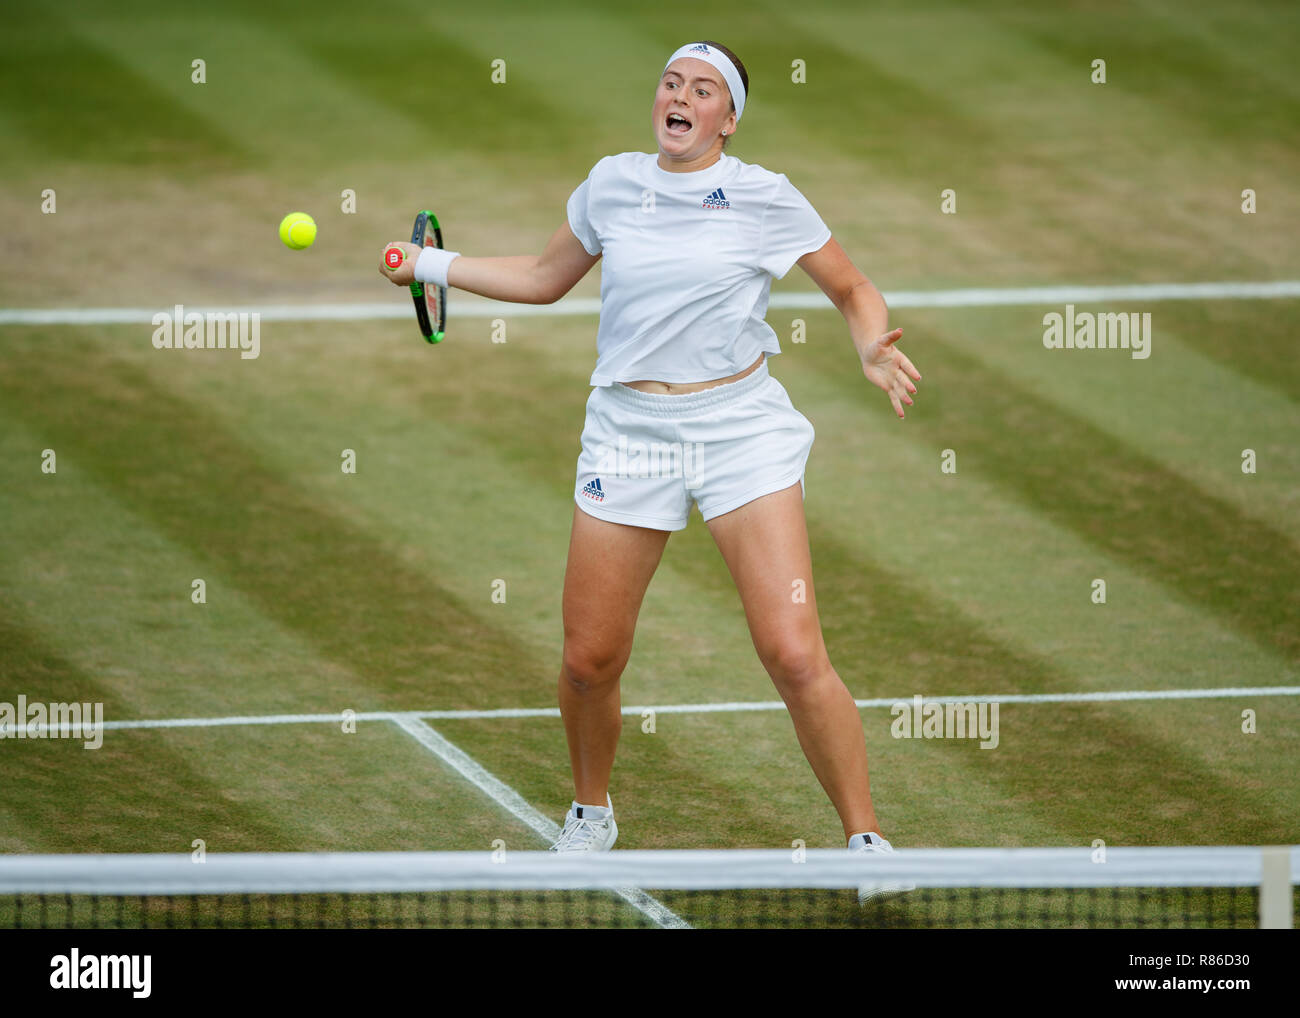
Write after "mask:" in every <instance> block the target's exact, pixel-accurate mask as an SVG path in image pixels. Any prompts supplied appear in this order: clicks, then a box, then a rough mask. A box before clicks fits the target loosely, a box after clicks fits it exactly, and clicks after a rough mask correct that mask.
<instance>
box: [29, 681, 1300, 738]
mask: <svg viewBox="0 0 1300 1018" xmlns="http://www.w3.org/2000/svg"><path fill="white" fill-rule="evenodd" d="M914 695H915V694H908V695H906V696H895V697H877V698H875V699H871V700H855V701H853V702H854V703H855V704H857V706H858V707H859V708H860V709H861V708H870V707H892V706H893V705H894V704H896V703H912V702H913V700H912V697H913V696H914ZM1239 696H1300V686H1225V687H1219V688H1216V689H1137V690H1116V691H1114V692H1100V693H1003V694H993V695H990V694H981V695H969V696H926V697H924V698H923V699H924V700H925V702H926V703H999V704H1002V703H1118V702H1123V701H1132V700H1215V699H1223V698H1228V697H1239ZM785 709H786V707H785V704H784V703H782V702H781V701H780V700H752V701H740V702H735V703H670V704H660V705H658V706H654V705H646V706H642V707H624V708H623V709H622V713H623V714H627V715H632V716H634V717H640V716H641V715H642V714H643V713H644V712H646V711H654V712H655V713H656V714H717V713H722V714H730V713H741V712H744V711H779V710H785ZM559 716H560V710H559V708H558V707H503V708H500V709H497V710H414V711H355V712H353V713H352V714H350V715H348V719H349V720H353V721H397V720H399V719H402V718H421V719H425V720H429V721H447V720H453V721H454V720H476V719H483V718H558V717H559ZM343 721H344V715H343V712H342V711H336V712H334V713H333V714H251V715H236V716H230V717H211V718H157V719H141V720H136V721H105V722H103V724H102V726H101V727H102V728H103V729H104V730H105V731H110V730H112V731H122V730H126V729H138V728H221V727H225V726H231V725H295V724H334V725H337V724H342V722H343ZM48 727H49V726H46V725H36V724H30V725H28V730H29V731H37V732H43V731H45V730H46V729H47V728H48ZM55 727H57V728H59V729H60V731H66V730H68V729H69V727H71V728H73V729H76V730H78V731H80V726H78V725H72V726H68V725H57V726H55ZM4 737H8V738H12V736H4Z"/></svg>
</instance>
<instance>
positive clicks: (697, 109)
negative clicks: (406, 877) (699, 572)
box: [380, 41, 921, 852]
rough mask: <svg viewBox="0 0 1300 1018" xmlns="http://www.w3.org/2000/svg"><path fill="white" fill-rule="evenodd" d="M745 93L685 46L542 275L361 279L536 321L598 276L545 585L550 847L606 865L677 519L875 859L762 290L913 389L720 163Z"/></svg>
mask: <svg viewBox="0 0 1300 1018" xmlns="http://www.w3.org/2000/svg"><path fill="white" fill-rule="evenodd" d="M748 88H749V76H748V74H747V73H746V71H745V67H744V65H743V64H742V63H741V62H740V60H739V59H738V58H737V57H736V56H735V54H733V53H732V52H731V51H730V50H728V49H727V48H726V47H725V46H721V45H719V44H718V43H715V42H707V41H706V42H697V43H691V44H688V45H686V46H683V47H682V48H681V49H679V50H678V51H677V52H675V53H674V54H673V55H672V56H671V57H670V58H669V60H668V64H667V66H666V67H665V68H664V71H663V73H662V75H661V76H660V80H659V85H658V88H657V91H656V92H655V98H654V106H653V112H652V122H653V127H654V135H655V141H656V142H657V147H658V153H657V154H656V155H651V154H649V153H642V152H624V153H622V154H621V155H615V156H607V157H605V158H604V159H601V160H600V162H598V163H597V164H596V165H595V167H594V168H593V169H592V170H591V173H590V175H589V176H588V177H587V179H586V180H585V181H584V182H583V183H582V184H581V185H580V186H579V187H578V188H577V189H576V190H575V191H574V192H573V194H572V195H571V196H570V198H569V201H568V209H567V211H568V217H567V218H568V221H567V222H566V223H565V224H564V225H563V226H561V227H560V228H559V229H558V230H556V232H555V234H554V235H553V236H552V237H551V239H550V242H549V243H548V244H547V246H546V249H545V250H544V251H543V252H542V254H541V256H540V257H536V256H531V255H526V256H518V257H504V258H469V257H463V256H461V255H460V254H459V253H458V252H455V251H440V250H436V249H424V250H422V249H418V248H416V247H415V246H414V245H411V244H403V243H400V242H396V243H394V244H390V245H388V247H394V246H396V247H401V248H403V249H404V251H405V254H406V257H405V259H404V260H403V264H402V267H401V268H400V269H398V270H397V271H393V270H390V269H389V268H388V267H387V265H385V264H383V262H382V259H381V266H382V267H381V268H380V272H381V273H383V274H384V275H385V276H387V277H388V278H389V279H391V280H392V281H393V282H394V283H395V284H398V285H401V286H405V285H408V284H409V283H410V282H411V280H412V277H413V276H414V278H416V279H419V280H421V281H423V282H437V283H440V284H441V285H445V286H446V285H449V286H454V287H458V288H459V289H462V290H468V291H470V292H472V293H477V294H481V295H483V296H485V297H492V298H495V299H497V300H506V301H517V302H522V303H529V304H549V303H551V302H553V301H556V300H558V299H559V298H560V297H562V296H563V295H564V294H566V293H568V291H569V290H570V289H572V288H573V286H574V284H576V283H577V282H578V280H580V279H581V278H582V277H583V276H584V275H586V273H587V272H588V270H589V269H591V267H592V266H593V265H595V264H596V262H597V261H598V260H600V259H601V258H602V257H603V258H604V267H603V270H602V280H601V312H600V327H599V331H598V335H597V358H596V369H595V372H594V374H593V375H592V376H591V385H592V386H594V388H593V391H592V393H591V396H590V398H589V400H588V402H587V419H586V424H585V427H584V428H583V432H582V452H581V454H580V456H579V458H578V470H577V478H576V483H575V486H574V501H575V502H576V503H577V504H576V508H575V509H574V516H573V530H572V536H571V539H570V544H569V558H568V566H567V572H566V574H565V581H564V607H563V613H564V655H563V664H562V666H561V670H560V681H559V699H560V711H561V714H562V715H563V718H564V726H565V731H566V734H567V736H568V743H569V755H570V758H571V761H572V765H573V780H574V789H575V798H574V801H573V803H572V805H571V807H570V809H569V813H568V815H567V817H566V818H565V824H564V829H563V832H562V833H561V835H560V837H559V840H558V841H557V842H556V844H555V845H554V846H553V848H554V849H555V850H556V851H562V852H569V851H599V850H604V849H608V848H610V847H611V846H612V845H613V844H614V841H615V839H616V838H617V837H618V827H617V825H616V824H615V822H614V810H613V803H612V801H611V800H610V798H609V782H610V774H611V772H612V770H613V766H614V752H615V749H616V747H617V745H618V738H619V734H620V732H621V731H622V717H621V715H620V712H619V677H620V675H621V674H622V672H623V669H624V666H625V665H626V664H627V662H628V657H629V655H630V654H631V650H632V636H633V631H634V629H635V626H636V620H637V615H638V613H639V612H640V608H641V601H642V598H643V596H644V594H645V591H646V588H647V586H648V585H649V583H650V578H651V576H653V574H654V572H655V569H656V567H657V566H658V564H659V560H660V557H661V556H662V554H663V550H664V545H665V544H666V543H667V541H668V535H669V534H670V533H671V532H672V531H674V530H681V529H682V528H683V527H685V526H686V521H687V516H688V514H689V512H690V509H691V505H692V503H694V504H695V505H697V506H698V507H699V509H700V513H701V515H702V516H703V517H704V520H705V521H706V524H707V526H708V528H709V531H710V533H711V534H712V535H713V539H714V541H715V542H716V543H717V546H718V549H719V550H720V552H721V553H722V556H723V558H724V559H725V560H726V563H727V566H728V568H729V569H730V571H731V575H732V577H733V578H734V579H735V582H736V587H737V589H738V590H739V593H740V598H741V602H742V603H743V605H744V609H745V616H746V619H747V620H748V623H749V629H750V633H751V635H752V637H753V641H754V646H755V648H756V649H757V651H758V656H759V658H760V660H761V661H762V663H763V665H764V667H765V668H766V669H767V672H768V674H769V675H770V676H771V677H772V681H773V682H774V683H775V685H776V688H777V690H778V691H779V692H780V695H781V698H782V699H783V700H784V701H785V704H786V706H787V707H788V708H789V711H790V717H791V718H792V719H793V721H794V727H795V732H796V734H797V735H798V738H799V744H800V746H802V748H803V751H804V754H805V755H806V756H807V758H808V761H809V763H810V764H811V765H812V768H813V771H814V772H815V773H816V775H817V778H818V780H819V781H820V782H821V784H822V787H823V788H824V789H825V791H826V794H827V795H828V796H829V797H830V800H831V802H832V803H833V804H834V806H835V809H836V811H837V812H838V813H839V817H840V820H841V822H842V823H843V826H844V834H845V837H846V838H847V839H848V842H849V848H850V849H852V850H854V851H863V852H873V851H874V852H879V851H891V850H892V849H891V847H890V844H889V842H888V841H886V840H885V839H884V838H882V837H881V835H880V826H879V823H878V822H877V820H876V813H875V809H874V808H873V806H872V801H871V791H870V786H869V783H868V777H867V748H866V741H865V739H864V737H863V731H862V723H861V719H860V718H859V716H858V711H857V707H856V706H855V704H854V702H853V697H852V695H851V694H850V693H849V691H848V689H847V688H845V685H844V683H843V682H842V681H840V677H839V676H838V675H837V674H836V672H835V669H834V668H833V667H832V665H831V662H830V659H829V657H828V656H827V652H826V647H825V644H824V643H823V640H822V632H821V624H820V622H819V621H818V616H817V602H816V598H815V596H814V592H813V584H812V560H811V555H810V553H809V548H808V535H807V530H806V527H805V522H804V511H803V475H804V464H805V462H806V461H807V458H808V453H809V451H810V449H811V448H812V442H813V428H812V425H811V424H810V423H809V422H808V420H807V418H805V417H804V416H803V415H802V414H801V413H799V411H797V410H796V409H795V408H794V407H793V406H792V405H791V403H790V398H789V396H788V395H787V394H786V391H785V389H784V387H782V385H781V384H780V382H778V381H777V380H776V379H775V378H773V377H772V376H771V375H770V374H768V369H767V358H768V357H769V356H770V355H772V354H776V353H780V346H779V344H778V343H777V338H776V334H775V333H774V332H773V331H772V329H771V328H769V327H768V325H767V324H766V323H765V322H764V321H763V317H764V314H765V312H766V310H767V301H768V292H769V288H770V286H771V282H772V279H773V278H774V277H775V278H777V279H780V278H782V277H783V276H784V275H785V274H786V273H787V272H788V271H789V270H790V267H791V266H792V265H794V264H798V265H799V266H800V267H801V268H802V269H803V270H804V271H805V272H807V273H808V275H809V276H811V277H812V279H813V280H814V281H815V282H816V283H817V285H818V286H820V287H821V289H822V290H823V291H824V292H825V293H826V295H827V296H828V297H829V298H830V299H831V301H832V302H833V303H834V305H835V307H836V308H837V309H838V310H839V311H840V313H841V314H842V315H843V316H844V320H845V322H846V323H847V324H848V327H849V334H850V336H851V337H852V340H853V345H854V347H855V349H856V350H857V354H858V357H859V359H860V361H861V364H862V371H863V374H864V375H865V376H866V378H867V380H868V381H870V382H871V383H872V384H874V385H876V386H878V387H879V388H881V389H883V390H884V391H885V392H886V393H887V394H888V395H889V399H890V402H891V403H892V404H893V407H894V411H895V412H896V413H897V414H898V416H899V417H902V416H903V405H904V404H907V405H909V406H910V405H911V404H912V395H913V394H915V393H916V391H917V390H916V386H915V385H914V384H913V382H914V381H920V379H921V376H920V374H918V373H917V370H916V368H914V367H913V366H912V362H911V361H909V360H908V359H907V357H905V356H904V355H903V353H902V352H901V351H900V350H899V349H898V348H897V346H896V345H895V344H896V343H897V341H898V338H899V336H900V335H902V329H894V330H893V331H892V332H891V331H888V327H887V324H886V323H887V314H888V312H887V309H886V307H885V302H884V300H883V298H882V297H881V296H880V293H879V292H878V291H877V290H876V288H875V287H874V286H873V285H872V284H871V282H870V281H869V280H868V279H867V277H866V276H864V275H863V274H862V273H861V272H859V271H858V270H857V269H856V268H854V266H853V263H852V262H850V261H849V258H848V256H847V255H846V254H845V253H844V251H843V249H842V248H841V247H840V245H839V244H838V243H837V242H836V241H835V240H834V239H832V237H831V231H830V230H829V229H828V228H827V227H826V225H825V223H823V222H822V220H821V218H820V217H819V216H818V215H817V213H816V211H815V210H814V209H813V207H812V206H811V205H810V204H809V203H808V201H807V199H805V198H804V196H803V195H802V194H801V193H800V192H799V191H798V190H796V189H795V188H794V186H793V185H791V184H790V182H789V181H788V180H787V179H786V178H785V176H784V175H780V174H776V173H772V172H770V171H768V170H766V169H763V168H762V167H761V166H757V165H750V164H746V163H744V162H741V161H740V160H738V159H735V158H733V157H731V156H728V155H725V154H724V152H723V149H724V148H725V146H726V144H727V142H728V139H729V138H731V137H732V136H733V134H734V133H735V130H736V125H737V124H738V123H739V122H740V119H741V117H742V115H743V114H744V110H745V100H746V93H747V91H748ZM385 250H387V247H386V248H385ZM656 451H657V452H658V453H660V454H661V455H659V456H657V457H656V455H655V453H656ZM656 460H657V462H656ZM796 581H803V583H802V584H799V583H797V582H796ZM801 585H802V586H803V587H804V588H805V592H806V596H805V598H802V599H800V598H798V597H796V596H794V592H795V591H796V590H797V589H798V588H799V587H800V586H801Z"/></svg>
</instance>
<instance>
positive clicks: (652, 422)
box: [573, 361, 814, 530]
mask: <svg viewBox="0 0 1300 1018" xmlns="http://www.w3.org/2000/svg"><path fill="white" fill-rule="evenodd" d="M813 435H814V432H813V426H812V424H811V423H810V422H809V420H808V418H806V417H805V416H804V415H803V414H801V413H800V412H799V411H798V410H796V409H795V408H794V405H793V404H792V403H791V402H790V397H789V395H787V394H786V391H785V387H784V386H783V385H781V383H780V382H778V381H777V380H776V379H775V378H773V377H772V376H771V375H770V374H769V373H768V370H767V362H766V361H764V362H763V363H762V364H760V365H759V366H758V368H757V369H755V371H754V372H753V374H750V375H746V376H745V377H744V378H742V379H740V380H739V381H737V382H729V383H727V384H726V385H716V386H714V387H713V388H712V389H705V390H704V391H703V392H689V393H683V394H680V395H665V394H661V393H648V392H641V391H640V390H639V389H632V388H629V387H628V386H626V385H621V384H619V383H615V384H613V385H603V386H600V387H598V388H596V389H594V390H593V391H592V393H591V397H590V398H589V399H588V400H587V422H586V425H585V426H584V427H583V429H582V454H581V455H580V456H579V457H578V477H577V484H576V486H575V488H574V492H573V498H574V501H576V502H577V503H578V505H579V506H581V507H582V509H583V511H585V512H587V513H589V514H590V515H592V516H596V517H598V518H600V519H602V520H609V521H610V522H611V523H625V524H628V525H630V526H634V527H650V528H652V529H654V530H681V529H682V528H684V527H685V526H686V520H687V517H688V516H689V515H690V512H691V503H692V502H694V503H695V504H696V505H698V506H699V507H700V514H701V515H702V516H703V517H704V518H705V519H706V520H711V519H713V517H715V516H721V515H722V514H723V513H728V512H731V510H733V509H738V508H739V507H740V506H742V505H744V504H745V503H746V502H752V501H753V500H754V499H756V498H760V497H761V496H763V495H770V494H771V493H772V492H774V491H781V490H783V489H785V488H788V487H790V485H792V484H794V483H795V482H796V481H798V482H799V483H800V485H802V483H803V472H804V464H805V463H807V461H808V453H809V452H810V451H811V450H812V444H813Z"/></svg>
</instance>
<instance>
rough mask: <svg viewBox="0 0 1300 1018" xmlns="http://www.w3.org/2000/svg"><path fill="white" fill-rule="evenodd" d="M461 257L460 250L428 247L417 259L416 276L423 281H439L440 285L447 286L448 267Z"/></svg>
mask: <svg viewBox="0 0 1300 1018" xmlns="http://www.w3.org/2000/svg"><path fill="white" fill-rule="evenodd" d="M459 257H460V252H459V251H444V250H443V249H442V248H440V247H426V248H425V249H424V250H423V251H421V252H420V257H419V258H417V259H416V260H415V278H416V279H418V280H419V281H420V282H421V283H437V284H438V285H439V286H446V285H447V267H448V266H449V265H451V263H452V262H453V261H455V260H456V259H457V258H459Z"/></svg>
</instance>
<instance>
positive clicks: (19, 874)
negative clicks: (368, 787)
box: [0, 846, 1300, 894]
mask: <svg viewBox="0 0 1300 1018" xmlns="http://www.w3.org/2000/svg"><path fill="white" fill-rule="evenodd" d="M1283 850H1284V851H1287V850H1289V852H1290V862H1291V873H1290V880H1291V882H1292V883H1293V884H1294V883H1297V882H1300V846H1287V847H1286V848H1284V849H1283ZM1262 859H1263V851H1262V849H1260V848H1258V847H1252V846H1219V847H1199V846H1197V847H1163V848H1108V849H1107V850H1106V861H1105V862H1104V863H1098V862H1094V861H1093V851H1092V850H1091V849H1088V848H941V849H898V850H897V851H895V852H893V853H890V854H880V853H877V854H872V855H870V856H868V855H865V854H862V853H856V854H855V853H851V852H846V851H845V850H843V849H809V850H807V851H806V852H805V853H804V861H803V862H796V861H795V858H794V856H793V854H792V853H791V852H790V851H789V850H788V849H758V850H755V849H723V850H680V849H666V850H665V849H660V850H653V851H626V852H597V853H590V854H587V853H584V854H583V855H582V856H581V857H575V856H571V855H561V854H556V853H553V852H507V853H506V856H505V859H504V860H503V861H502V862H499V863H497V862H493V861H492V857H491V854H490V853H487V852H337V853H309V852H270V853H266V852H258V853H228V854H227V853H221V852H209V853H207V856H206V857H205V861H204V862H203V863H202V864H198V863H195V862H194V861H193V860H192V859H191V857H190V856H189V855H187V854H167V855H130V854H122V855H89V854H87V855H15V856H4V855H0V894H65V893H66V894H238V893H249V894H257V893H265V894H270V893H282V894H312V893H362V894H364V893H372V894H382V893H401V892H413V891H443V890H485V889H490V888H497V889H502V890H528V889H532V890H564V889H582V888H590V889H608V890H615V889H618V888H619V887H622V886H624V885H626V884H627V883H629V882H632V881H635V882H637V883H639V884H641V885H642V886H645V887H654V888H658V889H661V890H727V889H744V888H754V889H759V888H775V887H799V888H849V887H857V886H858V885H859V884H860V883H862V882H863V880H864V879H870V880H889V881H895V880H897V881H902V882H913V883H915V884H916V885H917V886H918V887H1257V886H1259V884H1260V881H1261V878H1262Z"/></svg>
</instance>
